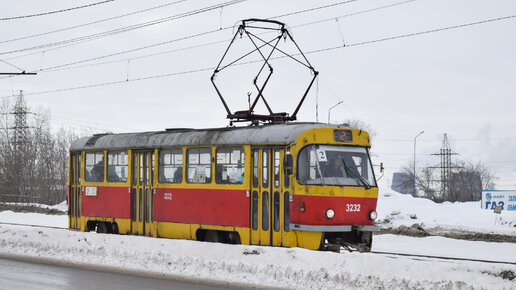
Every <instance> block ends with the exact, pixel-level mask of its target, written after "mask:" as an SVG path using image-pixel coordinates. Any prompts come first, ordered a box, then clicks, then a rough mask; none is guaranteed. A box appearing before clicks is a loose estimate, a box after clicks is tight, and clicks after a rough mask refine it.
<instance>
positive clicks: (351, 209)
mask: <svg viewBox="0 0 516 290" xmlns="http://www.w3.org/2000/svg"><path fill="white" fill-rule="evenodd" d="M376 201H377V198H364V197H335V196H331V197H330V196H307V195H294V197H293V201H292V203H291V206H292V207H291V209H290V222H291V223H293V224H302V225H326V226H329V225H373V224H374V221H372V220H371V219H370V218H369V212H370V211H371V210H375V209H376ZM302 207H304V212H302V211H301V208H302ZM327 209H333V211H334V212H335V216H334V217H333V218H332V219H328V218H326V215H325V214H326V210H327Z"/></svg>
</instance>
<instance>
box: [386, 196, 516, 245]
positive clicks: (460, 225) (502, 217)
mask: <svg viewBox="0 0 516 290" xmlns="http://www.w3.org/2000/svg"><path fill="white" fill-rule="evenodd" d="M377 211H378V220H377V222H378V223H379V225H380V226H381V227H399V226H401V225H404V226H411V225H413V224H421V225H422V226H423V227H424V228H433V227H439V228H443V229H459V230H465V231H475V232H489V233H499V234H505V235H516V212H513V211H512V212H511V211H502V213H501V214H495V213H494V212H493V211H491V210H486V209H482V208H481V207H480V202H479V201H476V202H475V201H473V202H454V203H451V202H443V203H435V202H433V201H431V200H429V199H426V198H415V197H412V196H411V195H407V194H402V193H399V192H396V191H393V190H391V189H388V188H380V193H379V196H378V207H377Z"/></svg>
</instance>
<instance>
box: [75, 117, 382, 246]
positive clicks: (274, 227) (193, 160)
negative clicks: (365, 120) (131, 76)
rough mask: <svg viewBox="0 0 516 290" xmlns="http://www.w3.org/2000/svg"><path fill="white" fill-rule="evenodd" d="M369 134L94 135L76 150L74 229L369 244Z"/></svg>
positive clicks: (251, 130)
mask: <svg viewBox="0 0 516 290" xmlns="http://www.w3.org/2000/svg"><path fill="white" fill-rule="evenodd" d="M369 148H370V140H369V134H368V133H367V132H365V131H362V130H356V129H350V128H341V127H338V126H332V125H327V124H320V123H286V124H269V125H261V126H249V127H228V128H219V129H167V130H165V131H161V132H144V133H128V134H98V135H94V136H92V137H86V138H81V139H78V140H76V141H75V142H73V143H72V145H71V147H70V172H69V173H70V174H69V186H68V202H69V203H68V204H69V228H70V229H73V230H80V231H92V230H96V231H97V232H101V233H119V234H133V235H145V236H153V237H163V238H177V239H192V240H201V241H219V242H228V243H241V244H246V245H271V246H284V247H303V248H308V249H325V248H331V247H332V246H338V247H340V246H345V247H351V248H355V249H358V250H361V251H368V250H370V249H371V242H372V233H373V232H374V231H377V230H378V227H377V226H375V225H374V219H375V218H376V211H375V209H376V202H377V197H378V187H377V186H376V181H375V177H374V172H373V168H372V164H371V160H370V156H369Z"/></svg>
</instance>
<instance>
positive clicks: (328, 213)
mask: <svg viewBox="0 0 516 290" xmlns="http://www.w3.org/2000/svg"><path fill="white" fill-rule="evenodd" d="M325 215H326V218H327V219H332V218H333V217H334V216H335V212H334V211H333V209H331V208H329V209H327V210H326V213H325Z"/></svg>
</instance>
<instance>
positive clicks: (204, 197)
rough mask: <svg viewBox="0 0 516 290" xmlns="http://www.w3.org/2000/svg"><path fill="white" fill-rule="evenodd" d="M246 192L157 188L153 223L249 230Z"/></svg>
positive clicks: (248, 206) (248, 205)
mask: <svg viewBox="0 0 516 290" xmlns="http://www.w3.org/2000/svg"><path fill="white" fill-rule="evenodd" d="M249 208H250V204H249V197H247V191H246V190H227V189H184V188H158V189H156V194H155V195H154V220H156V221H165V222H176V223H192V224H203V225H219V226H235V227H249V219H250V213H249Z"/></svg>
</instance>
